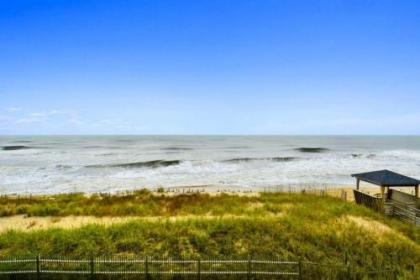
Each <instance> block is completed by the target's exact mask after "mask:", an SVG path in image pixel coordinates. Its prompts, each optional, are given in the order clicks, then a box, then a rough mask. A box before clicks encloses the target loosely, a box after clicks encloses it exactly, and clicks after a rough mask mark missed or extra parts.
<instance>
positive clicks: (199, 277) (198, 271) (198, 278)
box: [197, 259, 201, 280]
mask: <svg viewBox="0 0 420 280" xmlns="http://www.w3.org/2000/svg"><path fill="white" fill-rule="evenodd" d="M197 280H201V260H200V259H198V261H197Z"/></svg>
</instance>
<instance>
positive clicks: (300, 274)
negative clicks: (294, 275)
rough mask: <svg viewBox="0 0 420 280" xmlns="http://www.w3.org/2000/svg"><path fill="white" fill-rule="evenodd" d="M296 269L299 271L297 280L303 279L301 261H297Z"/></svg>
mask: <svg viewBox="0 0 420 280" xmlns="http://www.w3.org/2000/svg"><path fill="white" fill-rule="evenodd" d="M298 269H299V280H302V279H303V277H302V276H303V275H302V261H301V260H300V259H299V263H298Z"/></svg>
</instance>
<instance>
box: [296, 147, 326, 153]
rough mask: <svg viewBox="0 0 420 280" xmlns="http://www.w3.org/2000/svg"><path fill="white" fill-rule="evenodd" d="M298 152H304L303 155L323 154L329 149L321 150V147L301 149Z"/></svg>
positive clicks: (297, 149)
mask: <svg viewBox="0 0 420 280" xmlns="http://www.w3.org/2000/svg"><path fill="white" fill-rule="evenodd" d="M295 150H296V151H299V152H302V153H322V152H326V151H329V149H327V148H321V147H314V148H313V147H300V148H296V149H295Z"/></svg>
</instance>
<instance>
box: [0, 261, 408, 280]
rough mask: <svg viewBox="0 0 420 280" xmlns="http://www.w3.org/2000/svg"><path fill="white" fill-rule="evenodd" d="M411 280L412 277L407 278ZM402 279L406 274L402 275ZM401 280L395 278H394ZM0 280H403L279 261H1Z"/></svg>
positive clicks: (383, 273)
mask: <svg viewBox="0 0 420 280" xmlns="http://www.w3.org/2000/svg"><path fill="white" fill-rule="evenodd" d="M410 274H412V275H413V279H415V277H416V276H414V275H416V271H415V270H414V268H413V271H412V272H411V273H410ZM402 275H405V274H402ZM398 277H400V278H398ZM0 279H28V280H29V279H30V280H33V279H36V280H41V279H91V280H93V279H96V280H99V279H146V280H152V279H197V280H205V279H247V280H251V279H253V280H256V279H406V278H401V274H400V272H399V271H398V270H396V269H393V268H386V267H381V268H380V269H377V270H369V271H366V270H361V269H359V268H358V267H356V266H351V265H349V264H344V263H343V264H342V265H341V264H338V265H333V264H320V263H313V262H303V261H280V260H252V259H248V260H155V259H149V258H144V259H123V258H112V259H102V258H91V259H85V260H75V259H64V258H54V259H50V258H41V257H34V258H25V259H1V260H0Z"/></svg>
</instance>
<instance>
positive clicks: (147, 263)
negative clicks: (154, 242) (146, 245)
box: [144, 256, 149, 280]
mask: <svg viewBox="0 0 420 280" xmlns="http://www.w3.org/2000/svg"><path fill="white" fill-rule="evenodd" d="M144 272H145V274H146V277H145V278H146V280H149V261H148V257H147V256H146V259H145V260H144Z"/></svg>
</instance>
